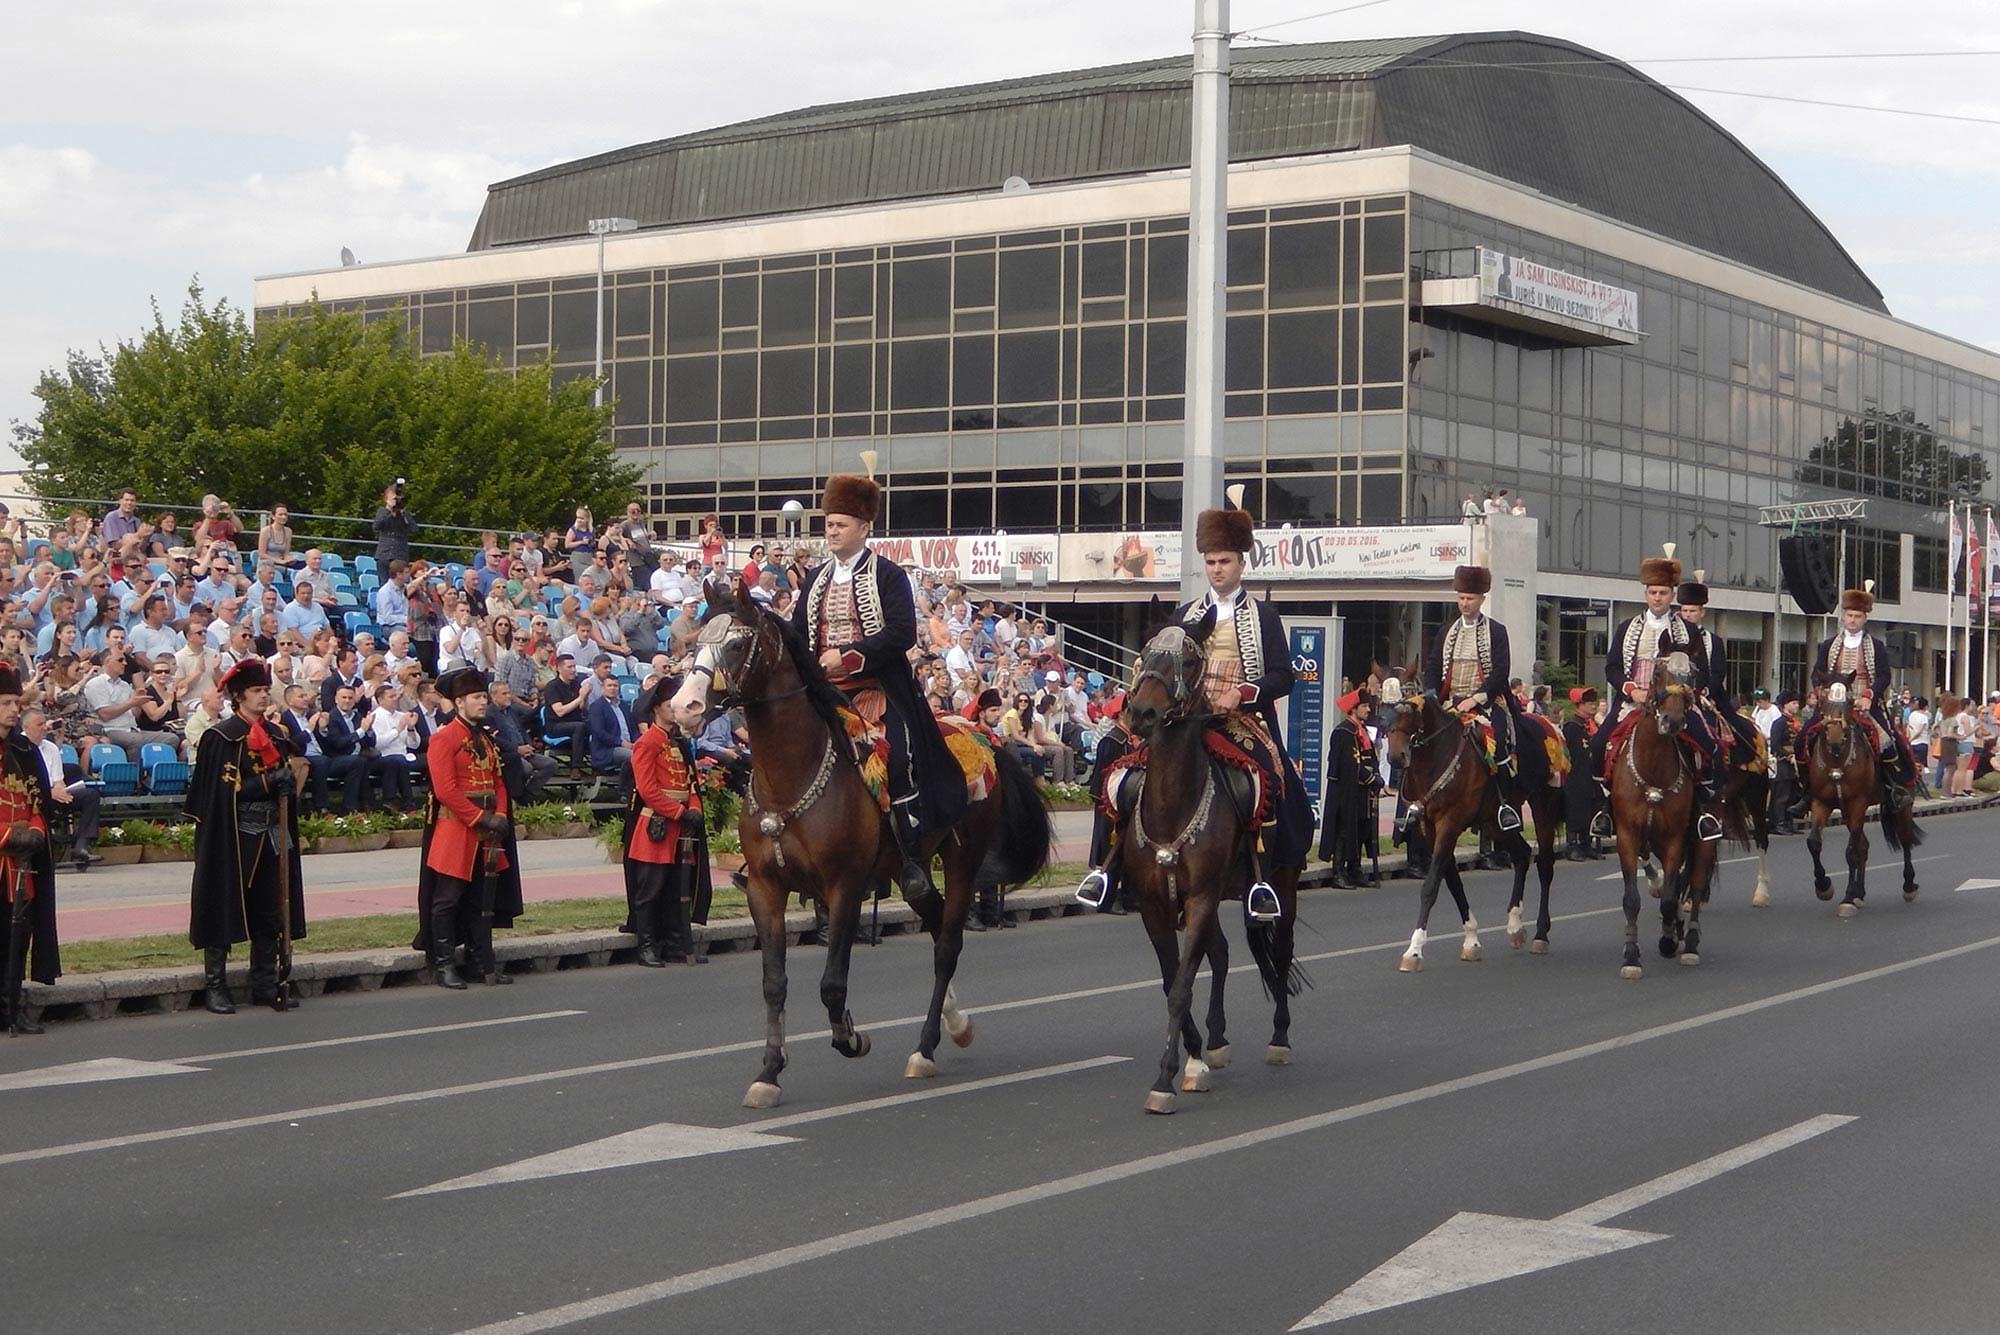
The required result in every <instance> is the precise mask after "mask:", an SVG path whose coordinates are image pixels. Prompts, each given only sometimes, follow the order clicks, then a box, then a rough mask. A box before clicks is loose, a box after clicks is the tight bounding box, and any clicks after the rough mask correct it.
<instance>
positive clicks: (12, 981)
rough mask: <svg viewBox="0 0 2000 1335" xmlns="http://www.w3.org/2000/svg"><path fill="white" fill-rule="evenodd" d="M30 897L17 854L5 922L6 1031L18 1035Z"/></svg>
mask: <svg viewBox="0 0 2000 1335" xmlns="http://www.w3.org/2000/svg"><path fill="white" fill-rule="evenodd" d="M33 895H34V890H33V888H32V887H31V885H30V883H29V881H28V866H27V863H26V862H25V861H24V860H23V859H22V858H21V857H19V856H18V854H17V856H16V857H15V859H14V884H13V886H12V887H11V898H12V901H13V902H12V903H11V904H10V905H9V906H8V923H7V977H6V987H7V1030H8V1032H9V1033H13V1034H18V1033H20V1032H21V1028H22V1024H21V986H22V984H23V983H24V982H25V981H26V974H27V972H28V901H29V899H31V898H32V897H33Z"/></svg>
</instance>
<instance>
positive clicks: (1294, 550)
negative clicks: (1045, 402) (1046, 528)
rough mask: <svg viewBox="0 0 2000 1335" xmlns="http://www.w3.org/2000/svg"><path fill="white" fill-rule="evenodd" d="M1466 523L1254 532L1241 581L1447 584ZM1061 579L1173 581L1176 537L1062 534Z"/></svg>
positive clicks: (1467, 554) (1461, 556) (1463, 551)
mask: <svg viewBox="0 0 2000 1335" xmlns="http://www.w3.org/2000/svg"><path fill="white" fill-rule="evenodd" d="M1471 555H1472V534H1471V531H1470V530H1469V529H1468V528H1467V527H1466V525H1464V524H1462V523H1461V524H1410V525H1402V526H1382V527H1373V528H1361V527H1357V528H1297V529H1295V528H1289V527H1280V528H1277V529H1273V530H1269V531H1267V532H1263V533H1259V534H1258V535H1257V545H1256V546H1255V547H1254V548H1252V549H1251V551H1250V569H1249V573H1248V574H1247V575H1245V578H1246V579H1248V580H1250V581H1251V582H1253V583H1254V582H1257V581H1261V580H1269V581H1280V580H1357V579H1400V580H1421V579H1450V578H1451V572H1452V568H1453V567H1454V566H1458V565H1461V564H1463V563H1465V562H1466V561H1469V560H1471ZM1057 568H1058V577H1059V578H1061V579H1064V580H1076V581H1101V580H1108V581H1111V582H1114V583H1117V582H1124V581H1130V582H1133V583H1147V582H1164V583H1173V582H1178V581H1179V579H1180V577H1181V570H1182V562H1181V535H1180V534H1179V533H1178V532H1166V531H1161V530H1150V531H1139V532H1131V533H1119V534H1106V533H1083V534H1073V535H1070V536H1066V537H1064V538H1063V540H1062V544H1061V560H1060V561H1059V562H1058V563H1057Z"/></svg>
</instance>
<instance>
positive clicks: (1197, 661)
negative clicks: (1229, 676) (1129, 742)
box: [1124, 607, 1215, 738]
mask: <svg viewBox="0 0 2000 1335" xmlns="http://www.w3.org/2000/svg"><path fill="white" fill-rule="evenodd" d="M1214 629H1215V609H1214V608H1213V607H1211V608H1209V609H1208V611H1206V612H1204V613H1203V614H1202V618H1201V620H1199V621H1197V622H1194V623H1192V624H1183V623H1181V622H1178V621H1176V622H1169V623H1168V624H1167V625H1165V626H1163V627H1161V628H1160V629H1159V630H1158V631H1156V632H1155V633H1154V635H1153V637H1152V638H1151V639H1150V640H1148V641H1146V647H1145V648H1144V649H1142V650H1140V651H1139V662H1138V664H1137V666H1136V667H1135V669H1134V671H1133V674H1132V687H1131V689H1130V690H1128V691H1127V692H1126V693H1125V713H1124V719H1125V726H1126V727H1127V728H1129V729H1130V730H1131V732H1132V734H1133V735H1134V736H1136V737H1148V738H1150V737H1151V736H1152V735H1153V734H1154V732H1156V731H1157V730H1158V729H1159V728H1161V727H1163V726H1165V725H1166V724H1169V723H1172V722H1175V721H1176V720H1179V719H1182V718H1186V717H1189V716H1191V715H1196V714H1206V713H1207V712H1208V697H1207V695H1205V694H1204V693H1203V691H1202V689H1201V678H1202V673H1203V671H1204V669H1205V668H1206V666H1207V662H1208V652H1207V649H1206V647H1205V646H1206V645H1207V643H1208V636H1209V632H1211V631H1213V630H1214Z"/></svg>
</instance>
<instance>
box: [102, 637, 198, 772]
mask: <svg viewBox="0 0 2000 1335" xmlns="http://www.w3.org/2000/svg"><path fill="white" fill-rule="evenodd" d="M83 698H84V699H85V700H86V701H87V702H88V703H89V705H90V707H91V709H92V710H93V711H94V712H95V713H96V715H97V720H98V723H99V725H100V726H101V728H102V730H103V733H104V738H105V740H106V741H108V742H110V743H111V744H112V745H113V746H116V747H121V748H123V750H124V752H125V755H126V757H127V758H128V759H129V760H131V762H132V763H133V764H135V765H136V764H138V763H139V752H140V750H141V748H143V747H147V746H151V745H153V744H154V743H159V744H161V745H166V746H173V747H175V748H176V749H178V747H179V743H180V738H178V737H175V736H173V735H172V734H170V733H166V732H161V731H156V730H153V729H149V728H147V727H146V726H145V724H144V721H143V719H142V718H141V717H140V716H139V695H138V692H137V691H136V690H134V689H133V687H132V683H131V682H129V681H127V680H125V655H124V654H123V653H121V652H119V651H117V650H107V651H106V652H105V655H104V660H103V666H102V668H101V669H100V670H98V671H97V672H95V673H93V674H92V675H91V677H90V680H89V681H88V682H87V683H86V684H85V686H84V688H83Z"/></svg>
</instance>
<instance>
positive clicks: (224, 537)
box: [106, 493, 243, 552]
mask: <svg viewBox="0 0 2000 1335" xmlns="http://www.w3.org/2000/svg"><path fill="white" fill-rule="evenodd" d="M242 531H243V525H242V524H241V523H239V522H238V521H237V518H236V512H235V511H234V510H232V509H230V507H229V502H228V501H225V500H223V499H222V498H221V497H220V496H217V495H214V494H213V493H211V494H209V495H207V496H204V497H202V498H201V522H200V523H198V524H196V525H195V526H194V549H195V550H196V551H198V552H199V551H202V550H204V549H205V548H208V547H219V546H227V547H230V548H233V547H234V546H235V543H236V535H237V534H239V533H241V532H242ZM106 541H107V542H108V541H110V539H106Z"/></svg>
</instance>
